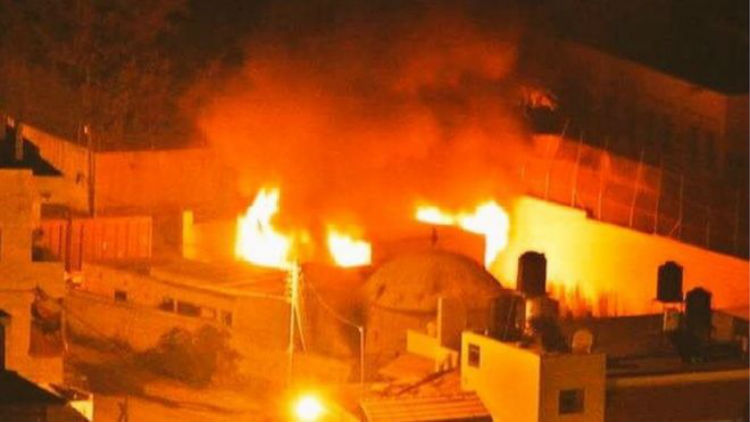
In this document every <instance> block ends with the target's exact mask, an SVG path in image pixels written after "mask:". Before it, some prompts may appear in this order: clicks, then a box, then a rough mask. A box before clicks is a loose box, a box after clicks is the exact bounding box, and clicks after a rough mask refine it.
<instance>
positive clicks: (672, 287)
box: [656, 261, 682, 303]
mask: <svg viewBox="0 0 750 422" xmlns="http://www.w3.org/2000/svg"><path fill="white" fill-rule="evenodd" d="M656 300H658V301H659V302H663V303H678V302H682V266H680V265H679V264H678V263H676V262H674V261H667V262H665V263H664V264H662V265H660V266H659V271H658V275H657V282H656Z"/></svg>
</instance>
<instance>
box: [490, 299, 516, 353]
mask: <svg viewBox="0 0 750 422" xmlns="http://www.w3.org/2000/svg"><path fill="white" fill-rule="evenodd" d="M524 305H525V303H524V299H523V297H521V295H519V294H518V293H516V292H514V291H512V290H508V291H506V292H503V293H502V294H501V295H500V296H498V297H496V298H495V299H493V300H492V302H491V303H490V323H489V335H490V337H492V338H495V339H498V340H503V341H514V340H518V339H519V338H520V337H521V334H522V333H523V329H524V325H525V321H524V317H525V311H524Z"/></svg>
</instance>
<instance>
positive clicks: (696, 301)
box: [685, 287, 711, 340]
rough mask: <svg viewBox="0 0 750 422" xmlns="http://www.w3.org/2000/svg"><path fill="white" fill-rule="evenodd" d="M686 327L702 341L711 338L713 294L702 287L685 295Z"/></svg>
mask: <svg viewBox="0 0 750 422" xmlns="http://www.w3.org/2000/svg"><path fill="white" fill-rule="evenodd" d="M685 326H686V328H687V330H688V332H689V333H691V334H692V335H693V336H695V337H696V338H698V339H700V340H708V339H709V338H710V337H711V293H710V292H709V291H708V290H706V289H702V288H700V287H696V288H695V289H693V290H690V291H689V292H687V295H685Z"/></svg>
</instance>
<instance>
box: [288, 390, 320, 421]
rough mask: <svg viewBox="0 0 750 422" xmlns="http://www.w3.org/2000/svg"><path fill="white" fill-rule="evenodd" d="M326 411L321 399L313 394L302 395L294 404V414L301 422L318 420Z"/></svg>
mask: <svg viewBox="0 0 750 422" xmlns="http://www.w3.org/2000/svg"><path fill="white" fill-rule="evenodd" d="M324 412H325V408H324V407H323V404H322V403H321V402H320V399H318V398H317V397H315V396H314V395H311V394H308V395H304V396H302V397H300V398H299V399H297V401H296V402H295V404H294V415H295V416H296V417H297V419H298V420H300V421H301V422H316V421H318V420H319V418H320V416H321V415H322V414H323V413H324Z"/></svg>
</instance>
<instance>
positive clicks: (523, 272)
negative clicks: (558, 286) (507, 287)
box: [516, 251, 547, 297]
mask: <svg viewBox="0 0 750 422" xmlns="http://www.w3.org/2000/svg"><path fill="white" fill-rule="evenodd" d="M516 288H517V289H518V291H519V292H521V293H523V295H524V296H526V297H536V296H544V295H545V294H546V293H547V258H545V257H544V254H541V253H538V252H531V251H530V252H525V253H524V254H523V255H521V256H520V257H519V258H518V276H517V278H516Z"/></svg>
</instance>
